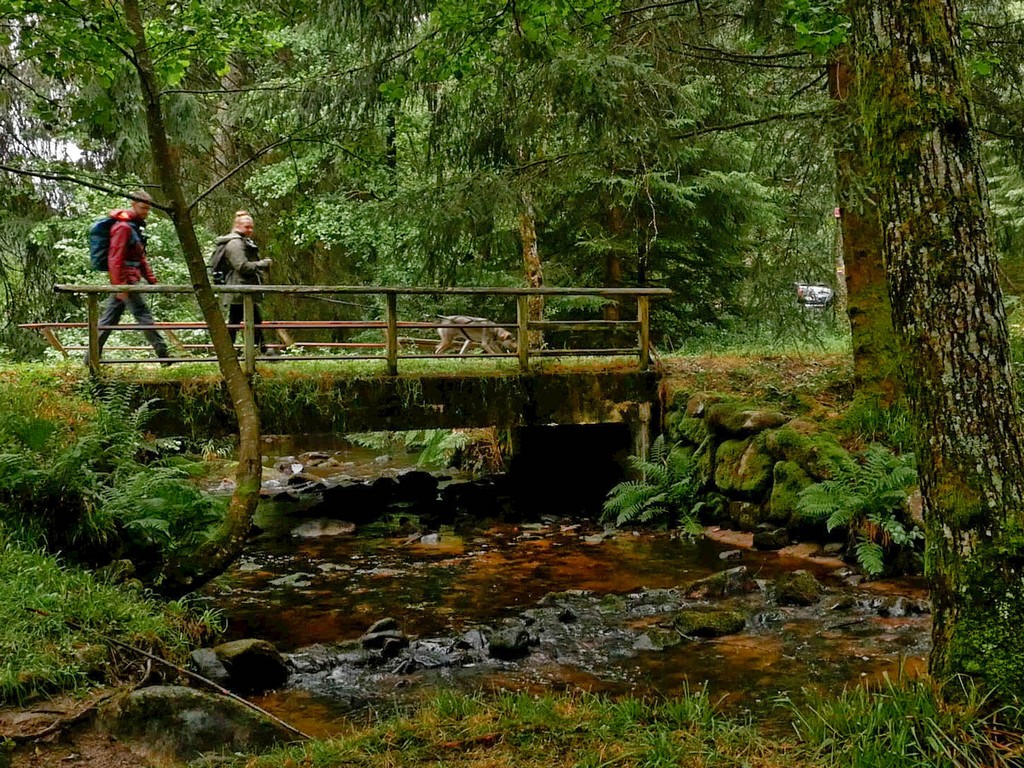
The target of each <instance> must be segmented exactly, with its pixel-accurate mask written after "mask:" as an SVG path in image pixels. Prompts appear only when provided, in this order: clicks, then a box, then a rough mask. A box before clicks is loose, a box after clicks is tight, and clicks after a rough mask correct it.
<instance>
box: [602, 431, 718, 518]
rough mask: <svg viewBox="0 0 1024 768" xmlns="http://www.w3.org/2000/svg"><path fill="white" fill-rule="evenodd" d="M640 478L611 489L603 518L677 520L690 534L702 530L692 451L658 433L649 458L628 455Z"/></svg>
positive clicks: (696, 471) (631, 465) (697, 472)
mask: <svg viewBox="0 0 1024 768" xmlns="http://www.w3.org/2000/svg"><path fill="white" fill-rule="evenodd" d="M629 465H630V467H631V468H632V469H633V470H634V471H635V472H636V473H637V474H639V475H640V476H641V479H640V480H626V481H624V482H621V483H619V484H618V485H616V486H615V487H614V488H612V489H611V491H609V493H608V498H607V499H606V500H605V502H604V505H603V514H602V516H601V519H602V520H604V521H608V520H612V519H614V521H615V525H616V526H622V525H625V524H627V523H668V522H676V523H678V524H679V525H680V526H681V527H682V528H683V531H684V532H685V533H687V534H689V535H695V534H697V533H699V532H700V530H701V529H700V524H699V523H698V522H697V519H696V509H697V505H698V503H699V492H700V490H701V481H700V479H699V471H698V467H697V465H696V462H695V461H694V460H693V455H692V454H691V453H690V452H689V451H687V450H684V449H683V448H682V447H680V446H678V445H675V446H669V445H668V444H666V442H665V438H664V436H659V437H658V438H657V439H656V440H655V441H654V443H653V445H652V446H651V450H650V454H649V456H648V458H647V459H642V458H640V457H638V456H630V457H629Z"/></svg>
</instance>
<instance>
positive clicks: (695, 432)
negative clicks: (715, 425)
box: [676, 416, 711, 445]
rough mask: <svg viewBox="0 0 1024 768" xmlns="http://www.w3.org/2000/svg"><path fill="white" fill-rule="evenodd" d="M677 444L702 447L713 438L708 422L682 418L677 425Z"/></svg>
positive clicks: (690, 417) (687, 417) (689, 417)
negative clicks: (709, 438) (708, 439)
mask: <svg viewBox="0 0 1024 768" xmlns="http://www.w3.org/2000/svg"><path fill="white" fill-rule="evenodd" d="M676 432H677V434H678V437H677V438H676V440H677V442H681V443H688V444H690V445H701V444H702V443H703V442H704V441H705V440H706V439H707V438H708V437H710V436H711V430H710V429H708V425H707V422H706V421H704V419H695V418H693V417H692V416H682V417H680V418H679V420H678V422H677V424H676Z"/></svg>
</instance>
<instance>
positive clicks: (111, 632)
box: [0, 524, 220, 703]
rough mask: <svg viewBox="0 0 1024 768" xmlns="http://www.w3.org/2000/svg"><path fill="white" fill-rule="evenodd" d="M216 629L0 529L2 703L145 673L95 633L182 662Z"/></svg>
mask: <svg viewBox="0 0 1024 768" xmlns="http://www.w3.org/2000/svg"><path fill="white" fill-rule="evenodd" d="M36 611H44V612H45V614H40V613H37V612H36ZM66 621H72V622H74V623H75V624H76V625H79V627H80V628H72V627H71V626H69V625H68V624H67V623H65V622H66ZM219 629H220V627H219V620H218V619H217V617H216V616H214V615H212V614H206V615H201V616H197V615H195V614H194V613H193V612H192V611H191V610H189V609H187V608H186V606H184V605H183V604H181V603H166V604H162V605H161V604H158V603H157V602H155V601H153V600H151V599H149V598H148V597H146V596H145V595H144V594H143V593H142V592H141V591H139V590H136V589H130V588H126V587H123V586H121V587H119V586H114V585H110V584H106V583H104V582H103V580H102V579H101V578H99V577H97V576H95V575H93V574H90V573H87V572H85V571H81V570H78V569H76V568H73V567H68V566H66V565H64V564H62V563H61V562H59V561H58V560H57V559H55V558H54V557H52V556H48V555H45V554H42V553H40V552H39V551H37V550H35V549H32V548H28V547H25V546H23V545H21V544H17V543H15V538H14V536H13V535H12V534H11V532H10V531H8V530H7V529H6V528H5V527H4V526H3V525H2V524H0V701H3V702H5V703H12V702H16V703H21V702H24V701H26V700H28V699H30V698H33V697H35V696H38V695H39V694H46V693H53V692H58V691H73V692H82V691H84V690H85V689H87V688H89V687H91V686H94V685H97V684H103V683H108V684H112V683H116V682H119V681H121V682H123V681H124V680H125V679H127V678H129V677H133V676H135V675H138V676H139V677H141V676H142V675H144V674H145V672H144V667H145V665H144V664H143V663H141V661H142V660H141V659H138V658H131V657H127V658H126V657H125V655H124V652H123V651H121V650H120V649H115V648H113V647H111V646H109V645H108V644H107V642H106V640H104V639H103V638H102V637H100V635H99V634H97V633H102V634H104V635H108V636H110V637H114V638H116V639H118V640H120V641H122V642H125V643H130V644H133V645H135V646H137V647H140V648H143V649H145V650H148V651H150V652H153V653H156V654H158V655H160V656H161V657H162V658H165V659H167V660H168V661H171V662H174V663H178V664H183V663H184V662H185V660H186V659H187V656H188V653H189V651H190V650H191V648H192V647H193V646H194V644H196V643H199V642H202V641H203V640H205V639H208V638H209V637H210V636H211V635H212V634H213V633H214V632H216V631H219ZM133 664H137V665H138V666H137V668H136V669H134V670H132V669H131V665H133Z"/></svg>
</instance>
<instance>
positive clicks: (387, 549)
mask: <svg viewBox="0 0 1024 768" xmlns="http://www.w3.org/2000/svg"><path fill="white" fill-rule="evenodd" d="M335 456H336V458H337V460H338V462H339V463H340V464H347V462H349V461H351V462H353V463H354V464H353V465H352V466H354V465H358V466H359V467H360V468H361V469H360V470H359V471H365V472H366V475H364V476H368V475H370V474H372V471H373V470H374V469H375V470H376V471H380V469H381V467H382V465H383V464H386V463H388V462H379V461H376V460H375V458H374V457H373V456H372V454H370V453H368V452H360V451H349V450H345V451H341V452H339V453H337V454H335ZM390 462H391V463H392V464H393V463H395V462H394V460H390ZM399 463H400V462H399ZM352 466H348V467H347V469H346V471H347V473H348V474H349V475H353V474H354V473H353V471H352ZM563 512H564V510H555V509H532V510H531V512H530V514H529V515H523V519H525V520H527V521H528V522H522V521H520V522H517V523H509V522H501V521H493V520H490V521H489V520H488V510H487V509H481V510H479V512H478V515H479V519H478V521H476V522H465V523H460V524H457V525H455V526H450V527H443V528H441V530H440V531H433V532H431V533H436V534H439V535H438V536H430V537H427V538H425V539H420V538H419V537H418V536H417V535H416V533H415V532H414V531H413V530H412V529H411V528H409V527H408V525H400V526H392V527H389V526H388V524H386V523H375V524H373V525H369V526H365V527H361V528H360V529H359V530H357V531H356V533H355V534H352V535H331V536H320V537H315V538H302V537H298V536H295V535H292V534H291V533H290V532H291V531H292V530H293V529H294V528H295V527H296V526H297V525H299V524H300V523H302V522H303V520H305V519H306V514H305V513H304V512H303V505H302V504H298V503H294V502H288V503H272V502H266V503H264V504H262V505H261V509H260V513H259V516H258V523H259V525H260V527H261V528H262V529H263V530H264V531H265V533H264V534H263V535H261V536H259V537H257V538H256V539H254V540H253V541H252V542H251V544H250V545H249V547H248V548H247V550H246V552H245V554H244V556H243V557H242V558H241V560H240V561H239V562H238V563H237V564H236V565H235V567H234V568H233V569H232V571H231V572H230V573H229V574H227V575H226V576H225V577H223V578H222V579H221V580H219V581H218V582H217V584H216V585H215V589H214V590H212V591H211V592H210V595H211V600H212V602H213V604H214V605H215V606H217V607H218V608H220V609H222V610H223V611H224V613H225V615H226V617H227V620H228V639H234V638H240V637H260V638H265V639H267V640H270V641H271V642H273V643H274V644H275V645H276V646H277V647H278V648H279V649H280V650H282V651H283V652H286V653H291V652H298V651H301V650H302V649H304V648H307V647H309V646H313V645H316V644H322V645H326V646H331V645H332V644H337V643H340V642H342V641H348V640H354V639H356V638H359V637H360V635H362V634H363V633H364V632H365V631H366V630H367V628H368V627H370V625H371V624H373V623H374V622H375V621H377V620H378V619H381V618H383V617H392V618H394V619H396V620H397V622H398V624H399V626H400V628H401V630H402V631H403V632H404V633H405V634H407V635H409V636H410V637H420V638H450V637H457V636H459V635H461V634H462V633H464V632H466V631H467V630H470V629H472V628H474V627H477V626H481V625H490V626H495V625H496V624H498V623H500V622H502V621H503V620H508V619H510V618H512V617H516V616H519V615H521V614H522V613H523V612H524V611H529V610H531V609H534V608H535V607H536V606H537V605H538V603H539V601H541V600H542V598H544V596H545V595H548V594H549V593H557V592H566V591H568V590H586V591H590V592H593V593H595V596H594V599H595V600H597V599H599V598H600V597H601V596H604V595H620V596H625V595H630V594H636V593H638V591H641V590H663V589H668V588H672V587H676V586H679V585H684V584H687V583H690V582H693V581H695V580H697V579H699V578H702V577H704V576H707V575H709V574H711V573H714V572H716V571H720V570H724V569H727V568H731V567H734V566H736V565H737V564H742V565H744V566H746V567H747V569H748V570H749V572H750V574H751V575H753V576H754V577H755V578H757V579H759V580H762V582H761V583H767V582H770V581H771V580H772V579H773V578H774V577H775V576H777V575H778V574H780V573H781V572H784V571H790V570H794V569H797V568H803V569H806V570H810V571H812V572H813V573H814V574H815V575H816V576H818V578H819V579H820V580H821V581H822V583H823V584H824V585H825V586H826V587H827V588H828V591H827V592H826V595H825V596H824V597H823V599H822V600H821V601H820V602H819V604H818V605H817V606H814V607H811V608H805V609H799V610H793V609H786V610H760V611H759V612H758V613H757V615H756V616H754V617H753V618H752V619H751V620H750V621H749V622H748V627H747V629H746V630H745V631H743V632H741V633H739V634H735V635H729V636H726V637H722V638H717V639H714V640H706V641H698V642H685V643H683V644H681V645H677V646H675V647H669V648H666V649H664V650H661V651H651V650H642V647H641V646H636V647H633V646H630V645H629V644H628V643H627V645H626V646H624V647H616V648H613V649H612V650H610V651H609V650H608V649H606V648H603V647H600V642H598V636H599V635H602V634H605V632H604V630H603V629H593V632H594V637H593V638H590V637H587V636H586V632H587V631H591V630H590V629H586V628H584V629H582V630H578V631H577V637H576V638H575V640H574V642H575V643H577V644H578V647H574V649H573V650H572V652H566V653H565V654H561V653H559V652H550V650H548V651H546V652H544V653H534V654H532V655H531V656H530V657H529V658H528V659H524V660H523V661H521V662H519V663H504V664H501V665H497V666H493V665H492V666H488V665H484V664H481V665H465V666H466V668H462V669H459V670H452V669H450V668H449V669H445V670H440V671H437V670H431V671H423V672H421V673H419V674H417V675H411V676H410V675H401V674H388V673H386V671H385V672H382V673H381V674H379V675H378V676H376V677H375V678H374V683H373V684H374V686H375V688H376V689H377V690H378V691H379V692H380V693H381V694H382V697H383V698H395V697H397V696H399V695H402V696H403V697H407V696H408V695H409V694H410V692H411V691H412V690H413V689H415V690H416V691H429V690H430V689H432V688H433V687H435V686H444V687H457V688H461V689H465V690H473V689H480V688H483V689H496V688H513V689H527V690H550V689H555V690H580V689H582V690H591V691H602V692H608V693H611V694H621V693H633V694H637V695H644V696H648V695H665V696H670V695H675V694H680V693H683V692H684V691H685V690H687V689H689V690H693V689H695V688H696V687H698V686H702V685H706V686H707V688H708V690H709V692H710V693H711V694H712V696H713V697H714V698H716V699H718V698H721V699H722V700H723V701H724V703H725V705H726V706H728V707H738V708H747V709H757V710H766V709H768V708H770V706H771V702H772V701H773V700H775V699H776V698H777V697H778V696H780V695H796V696H799V692H800V691H801V689H803V688H805V687H813V688H817V689H819V690H835V689H839V688H842V687H843V686H845V685H850V684H857V683H861V682H864V681H875V680H878V679H879V678H880V677H881V676H882V675H883V674H888V675H891V676H896V675H897V674H899V672H900V670H901V669H902V670H904V671H906V672H908V673H911V674H914V673H916V672H918V671H920V669H921V668H922V666H923V660H924V657H925V655H926V653H927V644H928V631H929V617H928V616H927V615H926V614H925V615H921V614H920V613H915V612H913V611H909V612H908V611H904V610H902V609H901V608H899V606H900V605H902V602H900V601H897V608H896V609H893V602H894V597H895V596H897V595H906V596H907V597H908V598H909V599H910V600H911V601H912V602H913V603H914V604H916V605H920V602H921V600H922V599H923V597H924V595H923V592H922V590H921V587H920V585H919V584H915V583H913V582H900V583H895V582H889V583H880V584H876V585H872V586H871V588H870V589H865V588H862V587H854V586H851V585H849V584H847V583H845V582H844V581H843V580H842V578H841V576H842V575H843V574H844V571H843V570H842V569H841V568H837V564H836V563H835V562H834V561H831V560H826V559H816V558H813V557H811V558H808V557H801V556H798V555H799V554H800V553H801V550H800V549H799V548H797V549H796V550H794V552H795V554H792V555H787V554H781V555H780V554H779V553H774V552H756V551H753V550H744V551H743V553H742V555H741V556H740V559H738V560H732V559H730V560H724V559H722V558H721V557H720V555H721V553H722V552H724V551H726V550H729V549H734V548H735V547H734V544H735V542H736V541H740V542H743V541H744V537H743V535H730V534H722V538H723V539H725V540H724V541H716V540H713V539H711V538H706V539H703V540H700V541H696V542H690V541H687V540H685V539H682V538H679V537H678V536H674V535H672V534H671V533H650V532H640V531H629V530H625V531H617V532H613V533H610V534H609V533H607V532H605V531H603V529H602V527H601V526H600V525H598V524H597V523H596V522H594V521H593V519H590V520H587V519H581V518H579V517H568V516H564V515H563ZM730 536H731V539H730ZM803 551H806V549H805V550H803ZM852 604H855V605H856V606H857V607H856V609H851V608H850V606H851V605H852ZM876 608H877V610H876ZM643 621H644V619H642V618H640V619H637V620H636V621H633V622H632V625H633V626H634V627H635V626H640V625H641V624H642V623H643ZM640 628H641V629H642V628H643V627H642V626H641V627H640ZM580 632H583V634H582V635H581V634H580ZM588 646H592V648H590V650H592V653H589V655H588V653H587V650H588ZM470 667H471V668H470ZM258 701H259V703H260V704H261V705H263V706H265V707H267V708H268V709H270V710H271V711H274V712H275V713H276V714H278V715H279V716H281V717H283V718H284V719H286V720H288V721H289V722H292V723H293V724H295V725H298V726H299V727H302V728H303V729H304V730H307V732H311V733H329V732H332V731H333V730H337V727H338V726H337V725H336V724H337V723H338V718H339V715H341V714H343V713H344V712H346V711H350V710H351V707H352V702H351V701H347V700H340V699H332V697H331V696H330V695H323V693H322V692H320V693H318V694H312V693H310V692H308V691H304V690H296V689H292V688H289V689H285V690H283V691H279V692H275V693H273V694H270V695H267V696H263V697H260V698H259V699H258Z"/></svg>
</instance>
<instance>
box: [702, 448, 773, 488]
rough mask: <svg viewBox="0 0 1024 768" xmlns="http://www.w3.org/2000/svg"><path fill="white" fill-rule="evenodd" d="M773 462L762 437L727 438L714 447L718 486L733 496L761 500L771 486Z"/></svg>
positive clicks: (716, 482) (716, 484)
mask: <svg viewBox="0 0 1024 768" xmlns="http://www.w3.org/2000/svg"><path fill="white" fill-rule="evenodd" d="M774 464H775V462H774V461H773V460H772V457H771V455H770V454H769V453H768V452H767V451H766V450H765V449H764V441H763V440H762V439H761V438H760V437H756V438H747V439H746V440H725V441H723V442H722V443H721V444H720V445H719V446H718V448H717V449H716V450H715V468H714V469H715V475H714V477H715V487H717V488H718V490H720V491H721V492H722V493H724V494H726V495H728V496H731V497H734V498H739V499H746V500H750V501H761V500H763V499H764V498H765V496H766V495H767V492H768V488H769V487H770V486H771V482H772V467H773V466H774Z"/></svg>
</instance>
